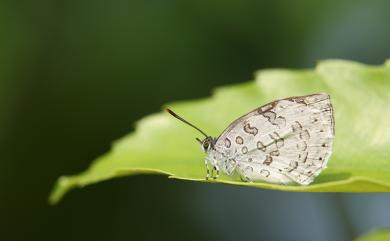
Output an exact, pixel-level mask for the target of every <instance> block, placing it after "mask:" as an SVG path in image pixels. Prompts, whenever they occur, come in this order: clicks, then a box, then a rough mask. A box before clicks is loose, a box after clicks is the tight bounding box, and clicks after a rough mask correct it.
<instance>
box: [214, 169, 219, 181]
mask: <svg viewBox="0 0 390 241" xmlns="http://www.w3.org/2000/svg"><path fill="white" fill-rule="evenodd" d="M213 168H214V171H215V173H216V174H215V176H214V175H213V179H214V180H215V179H217V178H218V177H219V168H218V166H214V167H213Z"/></svg>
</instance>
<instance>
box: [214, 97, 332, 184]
mask: <svg viewBox="0 0 390 241" xmlns="http://www.w3.org/2000/svg"><path fill="white" fill-rule="evenodd" d="M333 138H334V120H333V109H332V105H331V103H330V97H329V95H328V94H325V93H319V94H313V95H308V96H299V97H290V98H286V99H281V100H277V101H274V102H271V103H269V104H267V105H264V106H262V107H259V108H257V109H256V110H254V111H251V112H250V113H248V114H246V115H244V116H242V117H240V118H239V119H237V120H236V121H234V122H233V123H232V124H231V125H229V127H228V128H227V129H226V130H225V131H224V132H223V133H222V134H221V135H220V137H219V138H218V139H217V142H216V145H215V148H216V150H217V151H218V152H219V153H222V155H223V160H221V163H220V166H221V168H222V169H223V170H225V172H227V173H228V174H229V172H232V171H233V170H235V171H237V172H238V173H239V174H240V175H241V176H242V177H243V178H245V179H248V180H253V181H255V180H265V181H268V182H274V183H288V182H291V181H293V182H296V183H299V184H309V183H311V182H312V181H313V179H314V177H315V176H317V175H318V174H319V173H320V172H321V171H322V170H323V169H324V168H325V167H326V164H327V161H328V159H329V157H330V155H331V150H332V142H333Z"/></svg>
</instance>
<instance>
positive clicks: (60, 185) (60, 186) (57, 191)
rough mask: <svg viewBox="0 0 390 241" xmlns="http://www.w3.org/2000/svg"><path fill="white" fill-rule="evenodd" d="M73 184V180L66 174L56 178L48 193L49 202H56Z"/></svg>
mask: <svg viewBox="0 0 390 241" xmlns="http://www.w3.org/2000/svg"><path fill="white" fill-rule="evenodd" d="M74 185H75V184H74V182H72V181H71V179H70V178H68V177H66V176H62V177H60V178H58V180H57V181H56V183H55V184H54V187H53V189H52V191H51V193H50V195H49V200H48V201H49V204H50V205H55V204H57V203H58V202H59V201H60V200H61V199H62V198H63V197H64V195H65V194H66V193H67V192H68V191H69V190H70V189H71V188H72V187H73V186H74Z"/></svg>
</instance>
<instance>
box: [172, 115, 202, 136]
mask: <svg viewBox="0 0 390 241" xmlns="http://www.w3.org/2000/svg"><path fill="white" fill-rule="evenodd" d="M166 110H167V112H168V113H169V114H171V115H172V116H173V117H175V118H176V119H178V120H181V121H182V122H184V123H186V124H187V125H189V126H192V127H193V128H194V129H196V130H198V131H199V132H200V133H202V134H203V135H204V136H205V137H208V135H207V134H206V133H204V132H203V131H202V130H201V129H199V128H198V127H196V126H194V125H193V124H191V123H190V122H188V121H186V120H185V119H183V118H182V117H180V116H179V115H177V114H176V113H175V112H173V111H172V110H170V109H166Z"/></svg>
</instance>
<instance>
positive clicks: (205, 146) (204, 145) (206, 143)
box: [203, 141, 209, 150]
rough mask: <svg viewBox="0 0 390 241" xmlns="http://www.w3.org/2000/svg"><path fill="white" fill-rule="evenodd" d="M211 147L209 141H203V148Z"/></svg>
mask: <svg viewBox="0 0 390 241" xmlns="http://www.w3.org/2000/svg"><path fill="white" fill-rule="evenodd" d="M208 148H209V143H208V142H207V141H205V142H204V143H203V149H205V150H207V149H208Z"/></svg>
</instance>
